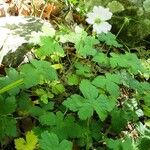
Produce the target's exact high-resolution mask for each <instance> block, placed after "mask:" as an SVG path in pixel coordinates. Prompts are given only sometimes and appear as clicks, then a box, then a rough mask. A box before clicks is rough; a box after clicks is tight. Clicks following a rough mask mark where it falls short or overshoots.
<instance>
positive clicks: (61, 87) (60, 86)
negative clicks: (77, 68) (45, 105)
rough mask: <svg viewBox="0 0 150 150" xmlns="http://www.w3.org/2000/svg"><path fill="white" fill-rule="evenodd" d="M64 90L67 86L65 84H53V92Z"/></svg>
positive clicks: (58, 92) (62, 91) (59, 92)
mask: <svg viewBox="0 0 150 150" xmlns="http://www.w3.org/2000/svg"><path fill="white" fill-rule="evenodd" d="M64 92H65V87H64V86H63V84H61V83H58V84H55V85H52V93H54V94H56V95H58V94H61V93H64Z"/></svg>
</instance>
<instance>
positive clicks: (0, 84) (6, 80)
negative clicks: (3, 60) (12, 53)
mask: <svg viewBox="0 0 150 150" xmlns="http://www.w3.org/2000/svg"><path fill="white" fill-rule="evenodd" d="M6 74H7V75H6V76H5V77H0V88H4V87H6V86H9V85H10V84H13V83H15V82H16V81H19V80H20V79H21V76H20V75H19V72H17V71H16V70H15V69H13V68H9V69H7V70H6ZM20 88H21V87H20V85H17V86H15V85H14V86H9V88H8V89H9V90H8V93H9V94H10V95H16V94H17V93H19V91H20Z"/></svg>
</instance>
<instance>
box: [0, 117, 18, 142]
mask: <svg viewBox="0 0 150 150" xmlns="http://www.w3.org/2000/svg"><path fill="white" fill-rule="evenodd" d="M16 123H17V122H16V120H15V119H14V118H13V117H10V116H1V117H0V141H2V140H3V138H6V137H15V136H16V134H17V129H16Z"/></svg>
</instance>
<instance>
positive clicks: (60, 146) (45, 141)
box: [39, 131, 72, 150]
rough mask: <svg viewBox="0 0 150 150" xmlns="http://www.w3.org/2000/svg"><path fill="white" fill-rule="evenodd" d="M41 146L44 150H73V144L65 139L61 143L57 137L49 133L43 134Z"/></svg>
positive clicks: (40, 141)
mask: <svg viewBox="0 0 150 150" xmlns="http://www.w3.org/2000/svg"><path fill="white" fill-rule="evenodd" d="M39 144H40V148H41V149H42V150H72V143H71V142H70V141H67V140H65V139H64V140H62V141H61V142H59V139H58V137H57V135H56V134H54V133H49V132H48V131H45V132H43V133H42V134H41V139H40V140H39Z"/></svg>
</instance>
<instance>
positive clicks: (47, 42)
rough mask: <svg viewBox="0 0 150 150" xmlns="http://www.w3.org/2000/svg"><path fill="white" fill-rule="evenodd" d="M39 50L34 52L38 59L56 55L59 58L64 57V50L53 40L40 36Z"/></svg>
mask: <svg viewBox="0 0 150 150" xmlns="http://www.w3.org/2000/svg"><path fill="white" fill-rule="evenodd" d="M40 46H41V47H40V48H39V49H38V50H37V51H36V54H37V56H38V57H40V58H41V57H43V56H50V55H53V54H57V55H58V56H59V57H64V50H63V49H62V47H61V46H60V45H59V43H58V42H56V41H55V40H54V39H53V38H51V37H47V36H42V37H41V43H40Z"/></svg>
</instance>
